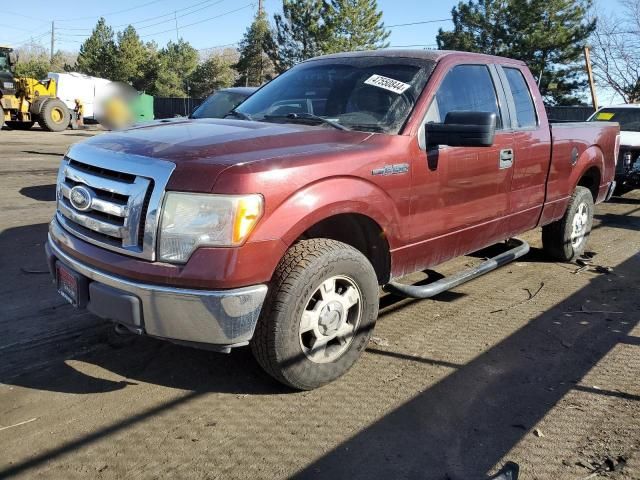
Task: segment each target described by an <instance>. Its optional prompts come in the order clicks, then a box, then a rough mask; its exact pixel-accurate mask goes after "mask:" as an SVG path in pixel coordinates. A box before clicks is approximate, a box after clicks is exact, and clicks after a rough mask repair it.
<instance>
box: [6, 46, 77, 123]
mask: <svg viewBox="0 0 640 480" xmlns="http://www.w3.org/2000/svg"><path fill="white" fill-rule="evenodd" d="M15 62H16V57H15V54H14V53H13V50H12V49H10V48H7V47H0V120H4V123H6V124H7V126H8V127H9V128H11V129H14V130H28V129H30V128H31V127H32V126H33V124H34V123H35V122H38V124H39V125H40V127H42V128H43V129H44V130H47V131H50V132H60V131H62V130H65V129H66V128H67V127H68V126H69V123H70V121H71V113H70V112H69V109H68V108H67V106H66V105H65V104H64V102H63V101H62V100H60V99H59V98H57V97H56V91H57V86H56V82H55V80H53V79H49V80H45V81H42V82H41V81H39V80H36V79H34V78H14V77H13V72H14V69H15Z"/></svg>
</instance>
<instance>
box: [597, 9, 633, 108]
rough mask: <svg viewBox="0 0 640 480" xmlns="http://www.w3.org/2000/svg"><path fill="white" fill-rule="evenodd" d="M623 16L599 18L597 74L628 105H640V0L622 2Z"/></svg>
mask: <svg viewBox="0 0 640 480" xmlns="http://www.w3.org/2000/svg"><path fill="white" fill-rule="evenodd" d="M622 7H623V9H622V14H621V15H620V16H614V17H609V16H605V15H598V24H597V28H596V30H595V31H594V32H593V35H592V36H591V43H592V47H593V50H592V52H591V59H592V60H593V74H594V76H595V77H596V79H597V80H600V81H602V82H603V83H604V84H606V85H607V86H609V87H610V88H612V89H613V90H614V91H615V92H616V93H617V94H618V95H620V96H621V97H622V98H623V100H624V101H625V103H638V102H640V0H627V1H624V2H622Z"/></svg>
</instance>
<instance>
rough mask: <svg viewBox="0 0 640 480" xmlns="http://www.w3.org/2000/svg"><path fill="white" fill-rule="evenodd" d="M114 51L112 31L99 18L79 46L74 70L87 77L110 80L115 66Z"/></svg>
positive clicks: (102, 19) (114, 44) (103, 20)
mask: <svg viewBox="0 0 640 480" xmlns="http://www.w3.org/2000/svg"><path fill="white" fill-rule="evenodd" d="M116 50H117V49H116V43H115V41H114V35H113V29H112V28H111V27H109V26H108V25H107V22H106V21H105V19H104V18H100V20H98V23H97V24H96V26H95V28H94V29H93V32H92V33H91V36H90V37H89V38H87V39H86V40H85V41H84V43H83V44H82V45H80V53H79V54H78V60H77V63H76V69H77V70H78V71H79V72H82V73H86V74H87V75H93V76H96V77H103V78H111V76H112V74H113V72H114V68H115V65H116Z"/></svg>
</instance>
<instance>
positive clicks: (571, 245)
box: [542, 187, 594, 262]
mask: <svg viewBox="0 0 640 480" xmlns="http://www.w3.org/2000/svg"><path fill="white" fill-rule="evenodd" d="M593 210H594V204H593V196H592V195H591V191H590V190H589V189H588V188H585V187H576V189H575V191H574V192H573V195H572V196H571V199H570V200H569V206H568V207H567V211H566V212H565V214H564V216H563V217H562V218H561V219H560V220H558V221H555V222H553V223H550V224H549V225H545V226H544V227H542V246H543V248H544V250H545V251H546V252H547V253H548V254H549V255H551V256H552V257H553V258H556V259H558V260H561V261H563V262H573V261H575V260H576V259H577V258H578V257H579V256H580V255H582V254H583V253H584V249H585V247H586V245H587V239H588V238H589V234H590V233H591V226H592V225H593Z"/></svg>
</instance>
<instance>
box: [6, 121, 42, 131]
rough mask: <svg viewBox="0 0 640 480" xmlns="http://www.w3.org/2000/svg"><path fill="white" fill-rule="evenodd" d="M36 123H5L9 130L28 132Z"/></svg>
mask: <svg viewBox="0 0 640 480" xmlns="http://www.w3.org/2000/svg"><path fill="white" fill-rule="evenodd" d="M34 123H36V122H7V127H9V128H10V129H11V130H30V129H31V127H33V124H34Z"/></svg>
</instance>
